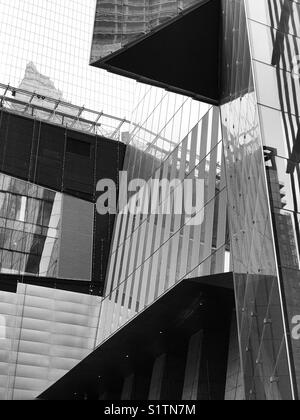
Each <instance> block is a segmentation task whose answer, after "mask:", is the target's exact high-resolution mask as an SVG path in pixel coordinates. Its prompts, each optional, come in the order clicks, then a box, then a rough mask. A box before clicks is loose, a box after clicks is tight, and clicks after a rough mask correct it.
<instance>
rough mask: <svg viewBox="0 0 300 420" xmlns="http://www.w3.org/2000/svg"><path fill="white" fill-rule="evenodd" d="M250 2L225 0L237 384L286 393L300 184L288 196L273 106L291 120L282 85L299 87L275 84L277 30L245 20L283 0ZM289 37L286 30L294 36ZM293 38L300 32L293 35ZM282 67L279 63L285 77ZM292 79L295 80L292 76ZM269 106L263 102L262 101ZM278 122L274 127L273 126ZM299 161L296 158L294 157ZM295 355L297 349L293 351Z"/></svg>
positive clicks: (293, 393) (289, 393) (258, 392)
mask: <svg viewBox="0 0 300 420" xmlns="http://www.w3.org/2000/svg"><path fill="white" fill-rule="evenodd" d="M244 3H245V2H244V1H224V2H223V12H224V16H225V27H224V30H225V42H224V50H223V76H224V79H223V92H222V95H223V105H222V106H221V114H222V121H223V133H224V150H225V156H226V168H227V180H228V192H229V209H228V211H229V215H230V220H231V223H230V231H231V244H232V246H231V252H232V258H233V269H234V275H235V289H236V298H237V311H238V312H237V313H238V326H239V341H240V353H241V360H242V381H238V382H237V383H236V384H235V388H239V387H240V388H242V391H241V392H243V393H245V394H244V395H245V398H246V399H256V400H264V399H271V400H276V399H284V400H288V399H294V398H298V395H297V384H296V381H295V366H296V370H298V368H297V363H296V364H295V363H294V362H295V360H293V359H294V358H293V352H292V347H291V328H290V327H291V324H290V320H289V318H288V311H287V307H289V305H290V302H289V300H292V304H293V310H294V311H295V310H296V307H297V300H298V299H297V294H298V293H299V281H298V284H297V280H296V279H297V276H298V275H299V271H298V269H299V253H298V245H297V230H298V227H297V225H298V218H297V217H293V214H292V213H293V208H294V206H297V202H298V199H297V195H298V193H296V190H297V189H298V188H299V187H298V188H297V187H296V188H294V190H293V191H294V193H295V194H294V195H293V194H291V189H290V182H289V178H290V175H287V172H289V170H288V167H289V166H290V165H292V162H290V163H289V164H288V161H287V160H286V167H285V168H284V163H283V161H282V160H281V161H280V162H279V160H278V159H277V157H276V155H277V148H278V152H279V153H280V154H282V156H283V157H284V156H285V157H291V155H289V156H287V154H286V151H287V150H288V147H289V145H288V144H284V141H283V140H284V137H283V136H282V132H283V128H284V125H281V127H280V130H279V131H277V133H276V135H275V136H273V135H272V133H274V132H276V128H275V125H276V124H277V127H278V124H280V120H279V118H278V115H277V116H276V114H274V116H273V117H271V118H270V115H271V114H272V112H273V108H275V109H276V108H277V109H278V113H279V114H280V111H279V110H281V112H282V114H283V120H284V119H285V117H284V115H285V110H286V109H285V106H284V103H283V102H282V103H281V105H280V102H279V92H281V93H282V91H284V92H285V98H286V99H287V98H290V99H289V104H290V105H291V106H292V107H293V104H292V103H294V102H293V101H292V103H291V102H290V101H291V99H292V98H293V97H294V98H296V96H297V94H296V93H295V96H293V94H292V91H291V92H289V90H288V89H287V86H288V81H287V83H286V84H284V87H283V86H282V89H280V88H279V90H278V88H277V86H278V85H277V84H276V83H275V81H276V76H275V75H276V68H275V67H274V66H276V61H275V60H277V59H281V58H283V57H284V54H282V52H283V50H284V48H283V46H284V42H282V43H281V44H280V49H279V50H278V51H276V49H274V51H273V52H272V58H271V55H270V51H271V50H272V44H271V43H270V42H269V41H271V39H272V38H273V39H274V36H275V37H276V34H275V33H274V31H273V29H271V28H269V31H268V29H267V27H264V26H263V25H262V26H261V27H260V28H258V29H257V28H256V29H254V26H255V27H256V26H257V25H259V24H258V23H257V22H254V21H253V22H252V21H248V20H247V18H248V17H249V16H252V17H253V15H254V16H256V17H257V16H259V18H258V20H259V21H261V20H264V19H265V18H266V14H265V12H267V10H268V9H269V11H270V10H271V9H272V7H273V6H274V7H275V9H276V8H277V9H278V8H279V9H281V8H282V4H283V2H276V1H275V2H259V3H260V4H259V5H258V4H257V3H258V2H254V1H251V0H249V1H246V3H247V4H246V6H247V7H246V9H245V4H244ZM279 3H280V4H279ZM284 3H285V4H284V10H285V12H287V11H288V10H290V7H295V8H297V5H296V4H295V3H294V2H290V1H287V2H284ZM279 9H278V10H277V12H279ZM272 10H273V9H272ZM295 11H296V9H295ZM251 12H252V13H253V15H251ZM267 15H268V13H267ZM275 15H276V16H277V23H278V22H279V21H278V19H279V20H280V22H281V23H282V24H283V23H286V24H287V22H288V20H289V18H287V19H286V15H285V13H283V15H281V17H280V18H279V16H280V14H279V13H276V14H275ZM273 18H274V16H273ZM295 18H296V19H297V12H296V13H295ZM274 20H275V21H276V19H274ZM264 22H265V23H267V22H266V21H265V20H264ZM248 27H249V34H250V38H248ZM281 38H282V40H284V39H285V36H284V35H283V34H278V39H281ZM288 39H289V38H288V35H287V36H286V41H287V42H288ZM295 43H296V40H295V42H294V41H293V42H292V44H294V45H295ZM288 50H289V51H291V49H290V48H288ZM262 54H263V55H264V60H268V59H270V58H271V60H270V61H269V63H268V65H266V64H263V63H262V62H261V61H256V60H253V57H256V58H257V59H259V60H262ZM280 57H281V58H280ZM252 69H253V71H254V73H253V71H252ZM281 73H282V72H281V70H279V69H278V71H277V74H278V75H279V79H278V83H280V79H281ZM289 77H290V80H291V74H290V75H289ZM296 83H297V82H296ZM296 83H295V84H296ZM298 85H299V82H298ZM294 89H297V87H296V86H294ZM292 90H293V88H292ZM294 92H296V91H295V90H294ZM263 104H265V105H266V106H265V107H262V106H261V105H263ZM294 104H295V103H294ZM293 109H294V108H293ZM283 120H282V121H283ZM271 121H272V125H273V127H272V128H270V127H267V126H266V124H270V122H271ZM290 122H291V125H290V126H289V129H288V130H291V131H290V134H291V133H292V132H293V130H294V129H295V126H294V124H293V121H292V118H291V119H290ZM266 136H267V138H268V140H267V141H266ZM289 141H290V142H291V143H290V146H291V144H294V141H295V139H294V140H293V139H292V138H291V137H290V139H289ZM287 143H288V142H287ZM276 159H277V163H276ZM293 163H295V164H296V165H297V162H295V161H293ZM279 168H281V172H280V173H279ZM284 182H286V186H287V190H290V191H289V192H288V191H287V192H286V194H287V196H288V202H289V203H290V205H291V203H293V204H292V209H291V210H292V211H291V212H289V211H288V208H287V202H286V201H285V200H284V196H285V192H284V188H285V184H284ZM294 187H295V184H294ZM298 196H299V195H298ZM282 262H283V266H287V267H289V269H290V270H293V275H292V276H291V275H290V273H291V272H288V271H287V270H286V268H287V267H285V268H284V269H283V266H282ZM284 274H286V275H284ZM292 290H293V292H292V293H291V291H292ZM292 295H293V298H292V299H291V296H292ZM289 296H290V299H289ZM290 315H292V314H290ZM294 347H297V346H296V345H295V346H294ZM297 353H298V352H297V350H296V351H295V352H294V355H295V356H297ZM235 388H233V389H232V391H231V392H232V394H231V395H232V397H236V395H239V396H240V395H241V392H238V393H236V389H235Z"/></svg>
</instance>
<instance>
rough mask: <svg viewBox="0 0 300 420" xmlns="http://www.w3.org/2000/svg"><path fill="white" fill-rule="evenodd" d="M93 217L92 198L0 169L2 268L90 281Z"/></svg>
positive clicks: (0, 256)
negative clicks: (69, 193) (34, 181)
mask: <svg viewBox="0 0 300 420" xmlns="http://www.w3.org/2000/svg"><path fill="white" fill-rule="evenodd" d="M82 214H84V217H83V216H82ZM93 220H94V205H93V204H92V203H88V202H85V201H83V200H79V199H76V198H73V197H70V196H66V195H63V194H61V193H57V192H55V191H52V190H49V189H46V188H43V187H40V186H37V185H34V184H31V183H29V182H25V181H22V180H19V179H16V178H12V177H10V176H7V175H3V174H0V272H1V273H3V274H13V275H33V276H39V277H54V278H65V279H78V280H79V279H80V280H90V279H91V265H92V257H91V255H92V243H93ZM62 228H63V229H62ZM82 249H83V250H82Z"/></svg>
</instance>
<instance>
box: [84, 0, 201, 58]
mask: <svg viewBox="0 0 300 420" xmlns="http://www.w3.org/2000/svg"><path fill="white" fill-rule="evenodd" d="M199 1H201V0H158V1H157V0H129V1H126V2H124V1H123V0H97V6H96V16H95V28H94V37H93V44H92V52H91V62H92V63H93V62H96V61H98V60H100V59H101V58H104V57H106V56H107V55H109V54H111V53H113V52H115V51H117V50H118V49H120V48H122V47H124V46H125V45H126V44H128V43H129V42H131V41H134V40H135V39H136V38H138V37H140V36H143V35H145V34H147V33H148V32H150V31H151V30H152V29H154V28H156V27H157V26H158V25H160V24H162V23H165V22H167V21H168V20H169V19H171V18H173V17H176V16H177V15H178V14H179V13H180V12H182V11H183V10H184V9H186V8H188V7H190V6H192V5H193V4H196V3H198V2H199Z"/></svg>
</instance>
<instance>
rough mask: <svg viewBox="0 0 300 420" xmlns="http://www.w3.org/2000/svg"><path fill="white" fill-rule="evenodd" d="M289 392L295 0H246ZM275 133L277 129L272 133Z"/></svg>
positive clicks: (299, 371)
mask: <svg viewBox="0 0 300 420" xmlns="http://www.w3.org/2000/svg"><path fill="white" fill-rule="evenodd" d="M246 14H247V18H248V25H249V36H250V46H251V55H252V66H253V69H254V79H255V85H256V92H257V103H258V110H259V118H260V124H261V128H262V129H261V131H262V139H263V144H264V147H265V150H266V153H267V158H266V159H267V168H266V169H267V183H268V190H269V197H270V204H271V210H272V221H273V230H274V240H275V246H276V258H277V263H278V276H279V280H280V285H281V296H282V309H283V312H284V316H285V324H286V330H287V335H288V350H289V360H290V365H291V377H292V384H293V394H294V396H295V397H296V398H297V397H299V396H300V395H299V392H300V342H299V339H298V337H297V336H295V335H294V334H293V328H294V324H295V319H296V318H297V317H298V316H299V308H300V306H299V304H300V289H299V280H300V259H299V246H300V234H299V233H300V226H299V205H300V200H299V197H300V167H299V162H300V158H299V148H300V137H299V135H300V132H299V127H300V125H299V117H300V113H299V106H300V102H299V97H300V74H299V58H300V56H299V54H300V29H299V28H300V26H299V23H300V3H299V1H291V0H285V1H284V2H279V1H274V2H268V1H265V0H264V1H262V2H261V4H260V7H259V8H258V7H256V6H255V5H254V2H253V1H251V0H247V1H246ZM275 133H276V134H275Z"/></svg>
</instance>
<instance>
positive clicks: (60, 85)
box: [0, 0, 135, 118]
mask: <svg viewBox="0 0 300 420" xmlns="http://www.w3.org/2000/svg"><path fill="white" fill-rule="evenodd" d="M95 6H96V0H68V1H61V0H48V1H44V0H42V1H41V0H0V10H1V14H0V34H1V36H0V50H1V61H0V82H1V83H4V84H8V83H9V84H10V85H11V86H14V87H18V86H19V84H20V82H21V81H22V79H23V77H24V73H25V69H26V66H27V64H28V63H29V62H33V63H34V64H35V65H36V67H37V69H38V71H39V72H40V73H42V74H43V75H45V76H48V77H49V78H50V79H51V80H52V81H53V82H54V85H55V88H56V89H59V90H60V91H61V92H62V94H63V99H65V100H66V101H69V102H72V103H73V104H75V105H78V106H83V105H85V106H86V107H87V108H90V109H94V110H95V111H99V112H101V111H104V112H105V113H109V114H113V115H117V116H119V117H121V118H123V117H125V116H127V117H129V116H130V112H131V107H132V103H133V94H134V85H135V82H134V81H131V80H129V79H125V78H122V77H118V76H115V75H112V74H108V73H106V72H104V71H102V70H99V69H95V68H92V67H90V66H89V59H90V48H91V39H92V32H93V22H94V13H95Z"/></svg>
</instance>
